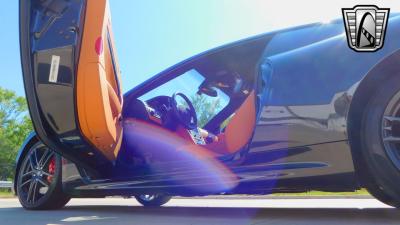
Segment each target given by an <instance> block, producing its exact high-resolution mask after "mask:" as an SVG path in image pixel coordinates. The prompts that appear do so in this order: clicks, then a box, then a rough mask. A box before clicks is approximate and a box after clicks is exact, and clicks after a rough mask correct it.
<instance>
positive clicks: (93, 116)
mask: <svg viewBox="0 0 400 225" xmlns="http://www.w3.org/2000/svg"><path fill="white" fill-rule="evenodd" d="M112 38H113V36H112V30H111V19H110V12H109V6H108V2H107V1H106V0H88V1H87V10H86V17H85V24H84V28H83V38H82V45H81V51H80V56H79V64H78V74H77V89H76V91H77V93H76V98H77V109H78V120H79V125H80V129H81V131H82V134H83V136H84V137H85V138H86V139H87V140H88V141H89V142H90V143H91V144H92V145H94V146H95V147H96V148H97V149H98V150H99V151H101V152H102V153H103V155H105V156H106V157H107V158H108V159H109V160H115V158H116V156H117V154H118V151H119V149H120V145H121V139H122V125H121V122H120V119H121V118H120V117H121V109H122V95H121V87H120V84H119V80H120V79H119V78H120V74H119V68H118V62H117V59H116V54H115V49H114V47H113V40H112Z"/></svg>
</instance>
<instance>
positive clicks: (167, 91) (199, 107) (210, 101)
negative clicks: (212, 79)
mask: <svg viewBox="0 0 400 225" xmlns="http://www.w3.org/2000/svg"><path fill="white" fill-rule="evenodd" d="M204 80H205V77H204V76H203V75H202V74H200V73H199V72H198V71H197V70H195V69H192V70H189V71H187V72H186V73H184V74H182V75H180V76H178V77H176V78H174V79H172V80H170V81H168V82H167V83H165V84H163V85H161V86H159V87H157V88H155V89H153V90H151V91H149V92H148V93H146V94H144V95H142V96H141V97H139V99H140V100H141V101H147V100H149V99H152V98H154V97H157V96H172V95H173V94H174V93H175V92H181V93H183V94H185V95H186V96H188V97H189V99H190V100H191V102H192V103H193V106H194V108H195V109H196V113H197V120H198V126H199V127H204V125H206V124H207V123H208V122H209V121H210V120H211V119H212V118H213V117H214V116H215V115H217V114H218V113H219V112H220V111H221V110H222V109H223V108H225V106H227V105H228V103H229V96H228V95H226V94H225V93H224V92H222V91H221V90H220V89H218V88H214V89H215V90H216V91H217V96H216V97H211V96H208V95H205V94H201V95H200V94H197V91H198V88H199V86H200V85H201V84H202V83H203V81H204Z"/></svg>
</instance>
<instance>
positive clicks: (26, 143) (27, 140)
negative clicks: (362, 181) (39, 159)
mask: <svg viewBox="0 0 400 225" xmlns="http://www.w3.org/2000/svg"><path fill="white" fill-rule="evenodd" d="M35 141H38V138H37V136H36V132H34V131H32V132H31V133H30V134H29V135H28V136H27V137H26V138H25V140H24V142H23V143H22V145H21V147H20V149H19V150H18V153H17V157H16V158H15V165H16V167H15V168H16V171H15V175H14V184H13V185H14V190H15V194H17V187H16V186H15V185H16V183H17V182H16V179H17V174H18V171H19V166H20V164H21V160H20V159H21V157H23V156H24V155H25V153H26V151H27V150H28V149H29V146H31V145H32V144H33V143H34V142H35Z"/></svg>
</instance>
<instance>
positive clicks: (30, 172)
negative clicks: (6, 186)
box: [22, 170, 33, 178]
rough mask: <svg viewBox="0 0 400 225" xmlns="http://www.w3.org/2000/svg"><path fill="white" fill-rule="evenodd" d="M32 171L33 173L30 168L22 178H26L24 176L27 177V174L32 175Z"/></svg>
mask: <svg viewBox="0 0 400 225" xmlns="http://www.w3.org/2000/svg"><path fill="white" fill-rule="evenodd" d="M32 173H33V171H32V170H30V171H28V172H26V173H24V174H22V178H24V177H26V176H29V175H32Z"/></svg>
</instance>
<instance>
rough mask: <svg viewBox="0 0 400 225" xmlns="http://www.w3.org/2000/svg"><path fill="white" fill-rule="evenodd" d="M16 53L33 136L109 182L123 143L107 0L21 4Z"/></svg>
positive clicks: (35, 0) (29, 1)
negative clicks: (20, 68)
mask: <svg viewBox="0 0 400 225" xmlns="http://www.w3.org/2000/svg"><path fill="white" fill-rule="evenodd" d="M20 45H21V61H22V67H23V79H24V85H25V92H26V96H27V101H28V106H29V112H30V115H31V118H32V122H33V125H34V128H35V130H36V133H37V136H38V137H39V139H40V140H41V141H43V142H44V143H45V144H46V145H47V146H49V147H50V148H52V149H54V150H55V151H57V152H58V153H60V154H62V155H63V156H64V157H66V158H68V159H70V160H72V161H74V162H75V163H77V164H79V165H80V166H82V167H86V168H89V169H93V170H94V171H97V172H99V174H101V175H102V176H106V175H107V173H109V171H110V170H109V169H110V167H111V166H112V165H113V162H114V161H115V159H116V156H117V154H118V151H119V150H120V146H121V139H122V128H121V122H120V120H121V109H122V94H121V86H120V83H119V80H120V79H119V76H120V74H119V68H118V62H117V58H116V54H115V49H114V45H113V35H112V31H111V21H110V13H109V6H108V2H107V0H74V1H69V0H45V1H43V0H21V1H20Z"/></svg>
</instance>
